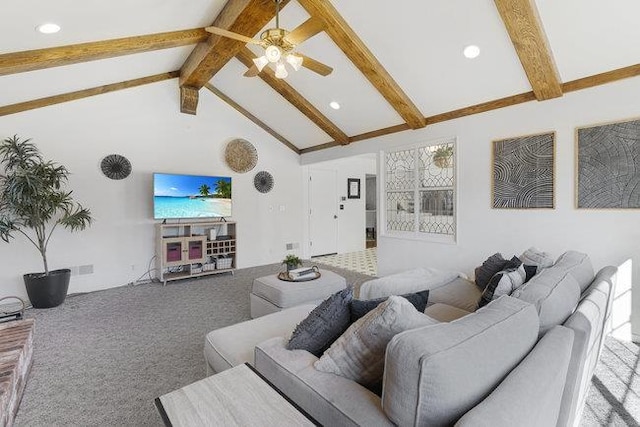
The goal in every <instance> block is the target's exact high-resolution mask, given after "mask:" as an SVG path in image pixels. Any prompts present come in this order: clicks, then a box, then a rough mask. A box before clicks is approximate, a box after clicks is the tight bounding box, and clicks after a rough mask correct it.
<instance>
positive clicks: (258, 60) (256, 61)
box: [253, 55, 269, 72]
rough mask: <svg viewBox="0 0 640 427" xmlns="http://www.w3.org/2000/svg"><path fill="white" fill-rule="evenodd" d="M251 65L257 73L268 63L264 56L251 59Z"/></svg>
mask: <svg viewBox="0 0 640 427" xmlns="http://www.w3.org/2000/svg"><path fill="white" fill-rule="evenodd" d="M253 63H254V64H255V65H256V68H258V72H260V71H262V69H263V68H264V67H265V66H266V65H267V64H268V63H269V60H268V59H267V57H266V56H264V55H262V56H261V57H259V58H253Z"/></svg>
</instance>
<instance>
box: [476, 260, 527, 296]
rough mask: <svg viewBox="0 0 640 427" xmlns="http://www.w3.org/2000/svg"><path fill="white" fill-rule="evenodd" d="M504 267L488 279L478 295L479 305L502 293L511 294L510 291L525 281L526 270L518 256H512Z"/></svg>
mask: <svg viewBox="0 0 640 427" xmlns="http://www.w3.org/2000/svg"><path fill="white" fill-rule="evenodd" d="M505 267H506V268H505V269H504V270H502V271H499V272H497V273H496V274H494V275H493V277H492V278H491V280H489V284H488V285H487V287H486V288H485V290H484V292H482V296H481V297H480V301H479V303H478V306H479V307H484V306H485V305H487V304H489V303H490V302H491V301H493V300H494V299H498V298H500V297H501V296H502V295H511V292H513V291H515V290H516V289H517V288H519V287H520V286H522V285H523V284H524V282H525V281H526V278H527V272H526V271H525V269H524V264H522V261H520V259H518V257H513V258H512V259H511V260H510V261H509V262H508V263H507V264H506V266H505Z"/></svg>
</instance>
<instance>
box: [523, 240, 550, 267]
mask: <svg viewBox="0 0 640 427" xmlns="http://www.w3.org/2000/svg"><path fill="white" fill-rule="evenodd" d="M520 260H521V261H522V263H523V264H526V265H535V266H536V267H537V268H538V269H537V271H536V273H540V272H541V271H542V270H544V269H545V268H548V267H551V266H552V265H553V263H554V262H555V260H554V259H553V257H552V256H551V254H549V253H548V252H543V251H541V250H540V249H538V248H535V247H533V246H532V247H530V248H529V249H527V250H526V251H524V252H523V253H522V255H520Z"/></svg>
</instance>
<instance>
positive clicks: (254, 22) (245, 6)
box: [180, 0, 289, 89]
mask: <svg viewBox="0 0 640 427" xmlns="http://www.w3.org/2000/svg"><path fill="white" fill-rule="evenodd" d="M288 2H289V0H282V1H281V3H280V8H282V7H284V6H286V4H287V3H288ZM275 15H276V8H275V3H274V1H273V0H232V1H228V2H227V4H226V5H225V7H224V8H223V9H222V11H221V12H220V13H219V14H218V16H217V18H216V19H215V21H213V24H212V25H211V26H213V27H219V28H222V29H225V30H228V31H232V32H234V33H238V34H242V35H245V36H248V37H253V36H254V35H255V34H256V33H257V32H258V31H260V30H261V29H262V28H263V27H264V26H265V25H267V24H268V23H269V21H271V19H273V17H274V16H275ZM244 46H245V43H242V42H240V41H237V40H234V39H230V38H228V37H221V36H219V35H216V34H209V37H208V38H207V39H206V40H205V41H204V42H201V43H199V44H198V45H197V46H196V47H195V48H194V49H193V51H192V52H191V54H190V55H189V57H188V58H187V60H186V61H185V63H184V64H183V65H182V68H181V70H180V86H189V87H192V88H196V89H200V88H202V87H203V86H204V85H205V84H206V83H207V82H208V81H209V80H211V78H212V77H213V76H214V75H215V74H216V73H217V72H218V71H220V70H221V69H222V67H224V65H225V64H226V63H227V62H229V61H230V60H231V58H233V57H234V56H236V54H237V53H238V52H240V51H241V50H242V49H243V48H244Z"/></svg>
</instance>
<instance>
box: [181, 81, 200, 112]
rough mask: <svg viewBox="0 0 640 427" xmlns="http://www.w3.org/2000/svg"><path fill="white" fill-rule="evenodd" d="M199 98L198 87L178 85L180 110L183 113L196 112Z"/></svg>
mask: <svg viewBox="0 0 640 427" xmlns="http://www.w3.org/2000/svg"><path fill="white" fill-rule="evenodd" d="M199 99H200V92H199V91H198V89H196V88H193V87H189V86H181V87H180V112H181V113H185V114H193V115H195V114H196V110H197V109H198V100H199Z"/></svg>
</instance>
